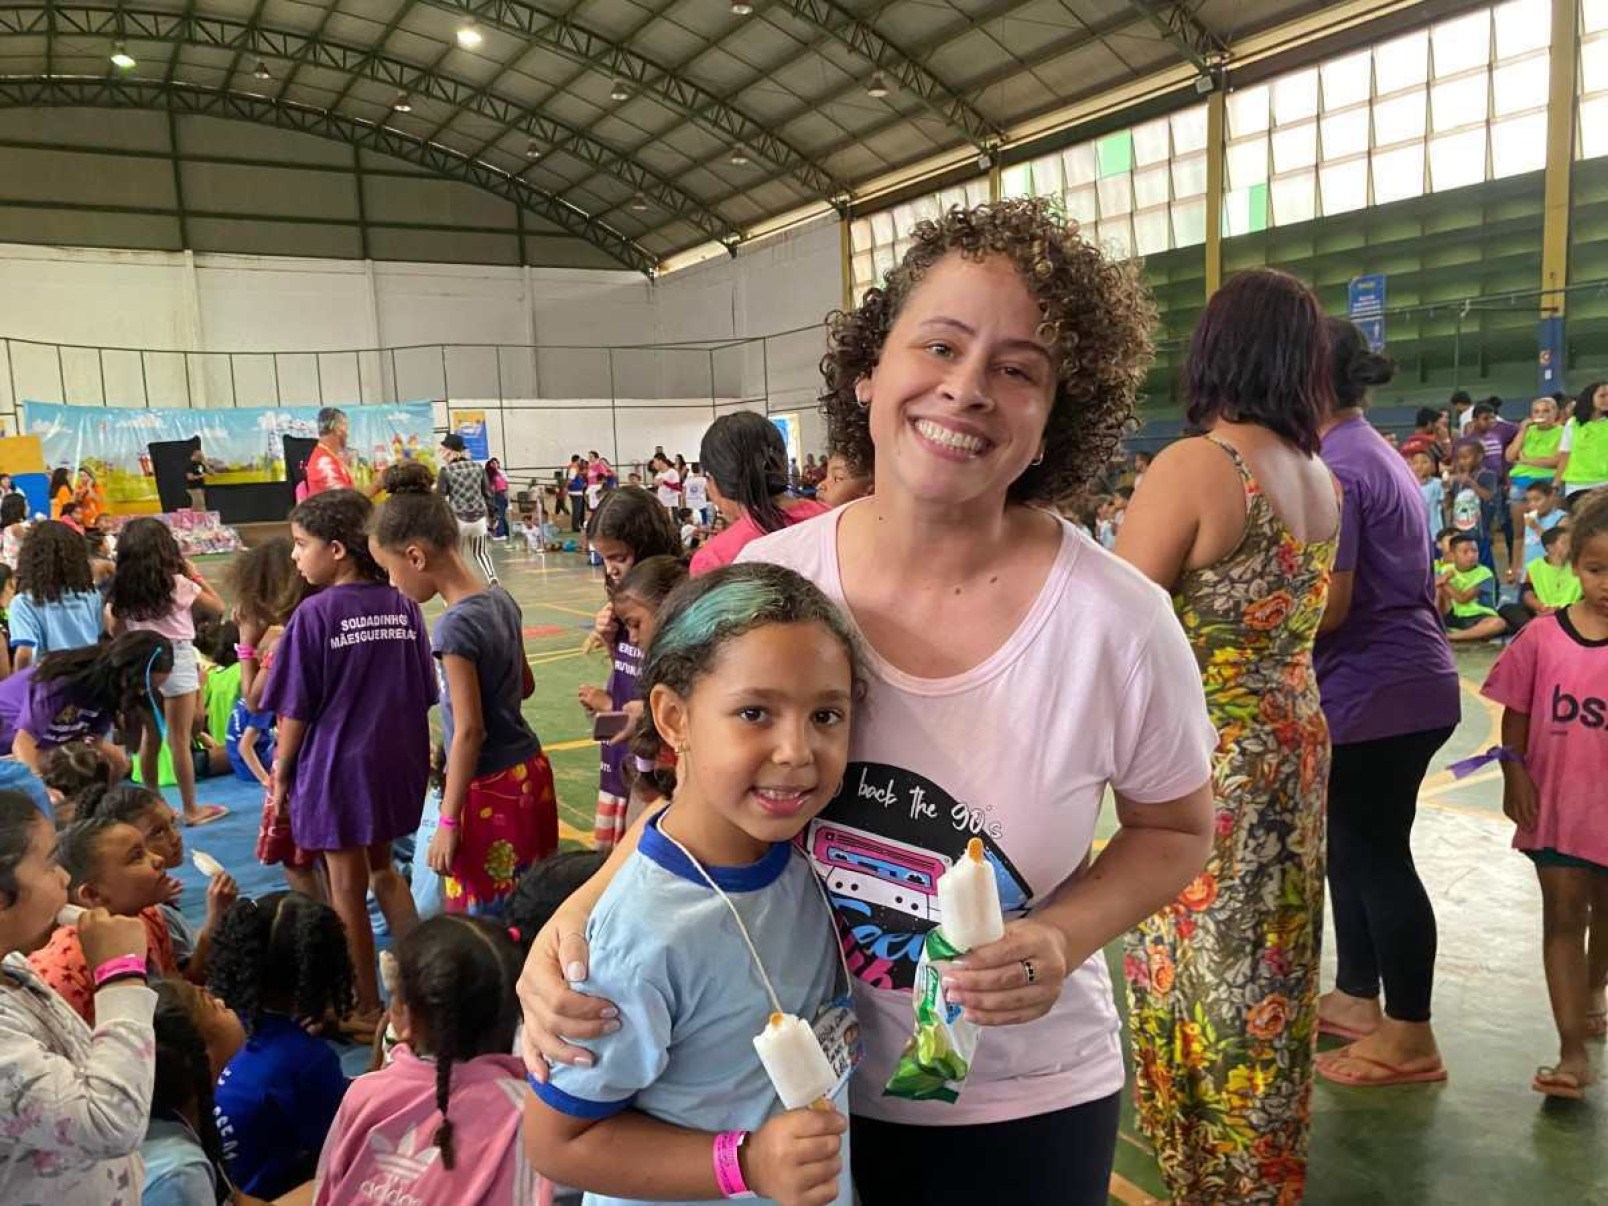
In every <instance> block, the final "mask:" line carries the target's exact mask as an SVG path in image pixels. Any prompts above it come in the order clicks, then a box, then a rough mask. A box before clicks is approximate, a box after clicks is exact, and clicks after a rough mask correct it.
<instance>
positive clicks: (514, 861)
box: [369, 462, 558, 915]
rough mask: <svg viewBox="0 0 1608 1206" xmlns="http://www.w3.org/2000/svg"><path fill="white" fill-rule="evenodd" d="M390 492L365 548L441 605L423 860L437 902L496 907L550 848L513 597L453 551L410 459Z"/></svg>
mask: <svg viewBox="0 0 1608 1206" xmlns="http://www.w3.org/2000/svg"><path fill="white" fill-rule="evenodd" d="M385 489H386V491H387V492H388V493H389V494H390V498H389V499H388V500H387V501H386V502H385V503H383V504H382V505H381V506H380V508H379V510H377V511H376V512H375V515H374V520H373V522H372V524H371V525H370V532H369V548H370V550H371V551H372V552H373V554H374V559H375V560H376V561H378V562H379V563H380V566H381V568H382V569H384V570H385V572H386V574H387V575H388V576H389V577H390V579H391V585H392V586H394V587H396V589H397V590H399V591H401V592H402V593H403V594H404V595H406V596H407V597H408V598H410V599H412V600H413V601H414V602H415V603H428V602H429V601H430V600H431V599H433V598H435V597H436V596H437V595H440V596H441V599H442V602H444V603H445V604H446V605H447V610H446V613H445V614H444V615H442V616H441V618H440V619H438V620H437V621H436V624H435V634H434V640H433V641H432V646H433V650H434V653H435V656H436V660H437V661H438V662H439V663H440V667H441V677H442V679H443V680H444V683H445V691H444V693H443V694H442V697H441V701H442V707H441V718H442V728H443V730H444V733H445V737H444V741H445V745H446V750H447V776H446V785H445V787H444V788H443V789H442V792H441V807H440V814H439V818H438V820H437V822H436V831H435V834H434V836H432V837H431V839H430V846H429V851H428V853H427V856H426V857H427V859H428V861H429V865H430V869H431V870H432V871H434V872H435V873H436V874H437V875H441V876H444V877H445V879H446V886H445V896H446V908H447V911H448V912H449V913H490V914H494V915H500V914H501V913H502V910H503V905H504V904H505V903H506V901H507V899H508V897H509V895H510V894H511V893H512V892H513V890H514V885H515V884H516V883H518V882H519V877H520V876H521V875H522V874H523V873H524V871H525V869H526V868H527V867H529V866H530V865H531V864H532V863H534V862H536V861H537V860H538V859H543V858H546V857H547V856H548V855H549V854H552V853H553V852H554V851H555V850H557V849H558V798H557V796H556V795H555V794H554V790H553V768H552V767H551V766H550V765H548V762H547V755H545V754H543V753H542V746H541V742H540V741H538V740H537V739H536V734H535V733H534V732H533V731H532V730H531V727H530V725H529V724H528V723H526V721H525V717H524V714H523V713H522V711H521V709H520V705H521V703H522V701H523V700H525V699H526V698H527V697H528V696H529V695H530V694H531V692H532V691H533V690H534V689H535V685H536V684H535V681H534V680H533V679H532V677H531V673H530V663H529V662H527V661H526V660H525V638H524V621H523V619H522V618H521V615H520V611H519V604H518V603H515V602H514V600H513V598H512V597H511V596H510V595H509V594H508V592H507V591H505V590H504V589H503V588H502V587H500V586H498V585H497V584H496V583H495V582H493V583H492V584H490V585H489V586H488V585H487V584H486V582H485V581H484V580H483V579H482V578H481V576H480V575H479V574H477V573H475V572H474V571H472V570H471V569H470V568H469V566H468V564H467V563H466V562H465V561H464V559H463V555H462V553H461V552H460V549H461V547H462V546H461V544H460V542H459V535H458V520H457V519H456V517H455V516H454V515H453V512H452V508H451V506H450V505H449V504H448V503H447V500H446V499H445V498H443V497H442V496H441V495H439V494H437V493H435V492H434V491H433V490H432V489H431V475H430V470H429V467H428V466H426V465H421V464H419V463H418V462H412V463H409V464H405V465H399V466H395V467H393V468H391V469H388V470H386V473H385Z"/></svg>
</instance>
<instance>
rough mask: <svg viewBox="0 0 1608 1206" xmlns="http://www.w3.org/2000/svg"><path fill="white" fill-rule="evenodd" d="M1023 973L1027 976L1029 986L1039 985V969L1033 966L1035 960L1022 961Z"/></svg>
mask: <svg viewBox="0 0 1608 1206" xmlns="http://www.w3.org/2000/svg"><path fill="white" fill-rule="evenodd" d="M1022 972H1023V973H1024V974H1025V975H1026V976H1027V982H1028V983H1029V984H1037V983H1038V968H1036V967H1034V966H1033V960H1031V959H1023V960H1022Z"/></svg>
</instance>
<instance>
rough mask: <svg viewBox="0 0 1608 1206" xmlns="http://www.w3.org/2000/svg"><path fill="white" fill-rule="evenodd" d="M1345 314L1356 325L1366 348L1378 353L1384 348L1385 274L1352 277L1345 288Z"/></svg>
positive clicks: (1373, 273) (1374, 273)
mask: <svg viewBox="0 0 1608 1206" xmlns="http://www.w3.org/2000/svg"><path fill="white" fill-rule="evenodd" d="M1346 313H1347V314H1348V315H1349V316H1350V318H1351V321H1352V322H1354V323H1356V324H1357V329H1358V330H1360V331H1361V332H1362V335H1363V338H1364V339H1366V340H1367V341H1368V346H1369V347H1370V348H1372V349H1373V350H1374V351H1376V352H1377V351H1379V350H1380V349H1381V348H1383V347H1384V346H1385V274H1384V273H1383V272H1370V273H1368V274H1366V275H1364V276H1354V277H1352V278H1351V283H1350V284H1349V285H1347V286H1346Z"/></svg>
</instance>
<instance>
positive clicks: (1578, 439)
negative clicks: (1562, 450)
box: [1563, 419, 1608, 486]
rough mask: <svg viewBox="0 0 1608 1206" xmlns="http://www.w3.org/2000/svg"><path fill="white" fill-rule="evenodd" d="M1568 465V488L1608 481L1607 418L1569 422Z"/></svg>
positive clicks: (1566, 477)
mask: <svg viewBox="0 0 1608 1206" xmlns="http://www.w3.org/2000/svg"><path fill="white" fill-rule="evenodd" d="M1569 427H1570V428H1571V429H1572V430H1571V434H1570V436H1569V463H1568V465H1566V466H1565V467H1564V470H1563V480H1564V484H1565V485H1581V486H1584V485H1590V484H1592V483H1595V482H1608V419H1594V420H1592V421H1591V422H1590V423H1582V422H1580V421H1579V420H1577V419H1570V420H1569Z"/></svg>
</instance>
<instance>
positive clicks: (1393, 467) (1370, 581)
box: [1313, 418, 1462, 745]
mask: <svg viewBox="0 0 1608 1206" xmlns="http://www.w3.org/2000/svg"><path fill="white" fill-rule="evenodd" d="M1323 460H1324V463H1325V464H1327V465H1328V466H1329V468H1330V470H1331V471H1332V472H1333V473H1334V475H1335V477H1337V478H1339V479H1340V485H1341V487H1342V489H1343V490H1344V497H1343V500H1342V503H1341V509H1340V548H1339V551H1338V552H1337V553H1336V554H1335V562H1334V568H1335V571H1336V572H1337V573H1343V572H1346V571H1350V572H1352V573H1354V574H1355V575H1356V577H1355V579H1354V581H1353V584H1352V591H1351V613H1350V615H1349V616H1347V618H1346V622H1345V623H1344V624H1342V625H1341V626H1340V628H1339V629H1337V630H1336V631H1334V632H1331V633H1330V634H1329V635H1327V636H1321V637H1319V638H1318V642H1317V646H1316V648H1315V649H1314V650H1313V656H1314V662H1315V664H1316V666H1317V671H1318V686H1319V688H1320V689H1321V691H1322V693H1323V711H1324V715H1325V716H1326V717H1327V718H1328V721H1329V733H1330V736H1331V738H1332V739H1333V741H1334V742H1335V744H1337V745H1341V744H1348V743H1351V742H1356V741H1374V740H1377V739H1379V738H1381V737H1394V736H1398V735H1400V734H1402V733H1420V732H1424V731H1426V730H1429V729H1439V728H1444V727H1448V726H1451V725H1455V724H1456V723H1457V721H1458V718H1459V716H1460V715H1461V711H1462V705H1461V702H1460V699H1459V692H1458V685H1457V667H1456V666H1455V665H1454V664H1453V662H1452V650H1451V646H1450V645H1448V644H1447V643H1446V634H1445V633H1444V632H1442V631H1441V626H1440V617H1439V616H1438V615H1437V614H1436V611H1435V584H1434V579H1433V577H1432V573H1431V567H1430V543H1429V537H1430V533H1429V530H1428V527H1427V523H1426V520H1425V517H1424V500H1423V496H1422V495H1421V494H1420V493H1419V489H1418V479H1417V478H1415V477H1414V476H1413V471H1412V470H1411V469H1409V468H1408V467H1407V462H1406V461H1404V460H1403V459H1402V458H1401V455H1400V454H1399V453H1397V451H1396V450H1395V449H1394V448H1392V447H1391V446H1390V445H1389V444H1387V443H1385V439H1384V437H1383V436H1381V435H1380V434H1379V433H1378V432H1377V431H1375V430H1374V429H1373V427H1372V426H1371V425H1370V424H1369V423H1368V421H1367V420H1366V419H1362V418H1356V419H1349V420H1347V421H1346V422H1344V423H1341V424H1340V425H1339V426H1337V427H1335V428H1333V429H1332V430H1331V431H1330V432H1329V433H1328V434H1327V435H1326V436H1324V437H1323Z"/></svg>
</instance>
